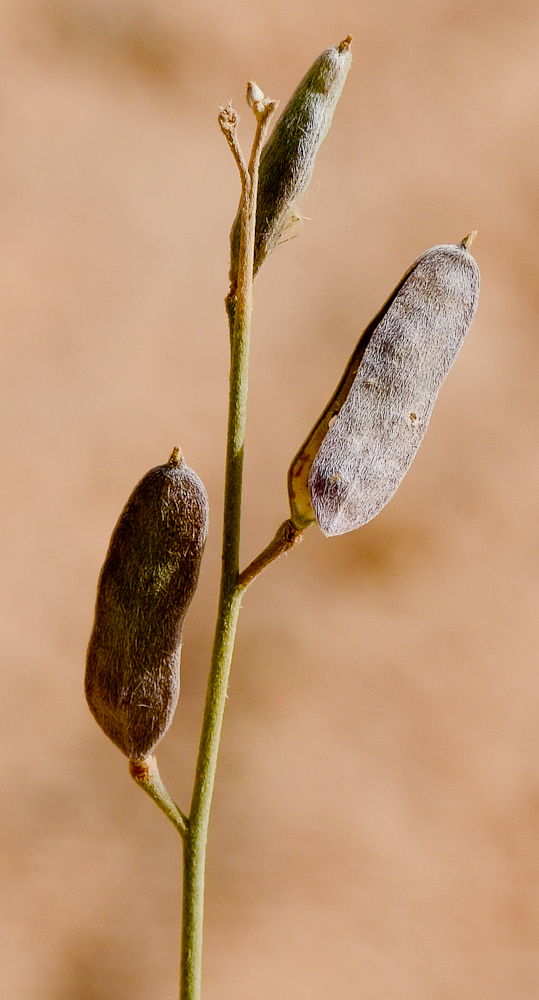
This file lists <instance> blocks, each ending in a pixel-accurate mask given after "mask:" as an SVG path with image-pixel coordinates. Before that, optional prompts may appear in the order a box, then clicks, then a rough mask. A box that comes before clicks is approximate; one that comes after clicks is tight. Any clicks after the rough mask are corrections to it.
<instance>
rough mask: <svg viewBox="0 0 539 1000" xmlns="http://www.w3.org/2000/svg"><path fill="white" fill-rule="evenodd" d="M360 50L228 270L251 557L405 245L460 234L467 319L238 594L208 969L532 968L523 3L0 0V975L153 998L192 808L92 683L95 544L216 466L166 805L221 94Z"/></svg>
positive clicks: (191, 717)
mask: <svg viewBox="0 0 539 1000" xmlns="http://www.w3.org/2000/svg"><path fill="white" fill-rule="evenodd" d="M348 32H351V33H353V34H354V35H355V42H354V53H355V61H354V65H353V68H352V71H351V74H350V77H349V81H348V83H347V86H346V89H345V92H344V95H343V97H342V100H341V103H340V105H339V107H338V110H337V113H336V116H335V121H334V125H333V129H332V132H331V134H330V136H329V138H328V139H327V141H326V143H325V144H324V146H323V147H322V151H321V153H320V155H319V159H318V163H317V167H316V172H315V180H314V182H313V184H312V185H311V189H310V192H309V197H308V199H307V201H306V206H305V209H304V211H305V215H307V216H309V217H310V218H311V221H309V222H306V224H305V229H304V231H303V233H302V235H301V236H300V237H299V238H298V239H296V240H293V241H292V242H290V243H288V244H287V245H286V246H283V247H280V248H279V249H278V250H277V252H276V253H275V254H274V256H273V257H272V259H271V260H270V261H269V262H268V263H267V264H266V265H265V267H264V270H263V271H262V273H261V276H260V278H259V280H258V281H257V287H256V314H255V330H254V343H253V351H252V360H253V369H252V382H251V390H252V392H251V406H250V424H249V435H248V448H247V465H246V505H245V532H244V545H243V551H244V559H248V558H250V557H252V556H253V555H254V554H255V553H256V552H257V551H258V550H259V549H260V548H261V547H262V546H263V545H265V544H266V542H267V541H268V540H269V538H270V537H271V536H272V534H273V532H274V530H275V528H276V526H277V524H278V523H280V521H281V520H283V518H284V517H285V516H286V514H287V504H286V492H285V476H286V470H287V467H288V464H289V461H290V459H291V457H292V455H293V454H294V452H295V450H296V449H297V447H298V445H299V444H300V442H301V440H302V439H303V437H304V436H305V433H306V432H307V430H308V429H309V427H310V426H311V424H312V422H313V420H314V418H315V417H316V416H317V414H318V412H319V411H320V409H321V408H322V406H323V405H324V404H325V403H326V401H327V398H328V397H329V395H330V393H331V392H332V391H333V388H334V386H335V384H336V382H337V380H338V378H339V377H340V375H341V371H342V369H343V366H344V364H345V362H346V360H347V359H348V356H349V354H350V352H351V350H352V347H353V346H354V344H355V341H356V340H357V338H358V335H359V333H360V331H361V329H362V328H363V326H364V325H365V324H366V323H367V322H368V321H369V320H370V318H371V316H372V315H373V314H374V312H375V311H376V310H377V309H378V308H379V306H380V305H381V303H382V301H383V300H384V298H385V297H386V295H387V294H388V293H389V291H390V290H391V289H392V287H393V286H394V284H395V283H396V281H397V280H398V279H399V278H400V276H401V274H402V273H403V271H404V270H405V269H406V267H407V266H408V265H409V264H410V263H411V261H412V260H413V259H414V258H415V257H416V256H417V255H418V254H419V253H420V252H422V251H423V250H425V249H427V248H428V247H429V246H432V245H433V244H436V243H443V242H456V241H458V240H459V239H460V238H462V237H463V236H464V235H465V234H466V233H467V232H468V231H469V230H470V229H472V228H477V229H478V230H479V232H480V235H479V238H478V240H477V242H476V244H475V247H474V253H475V255H476V257H477V260H478V262H479V264H480V267H481V270H482V274H483V291H482V298H481V303H480V308H479V313H478V316H477V319H476V321H475V323H474V325H473V327H472V332H471V334H470V337H469V339H468V342H467V343H466V345H465V347H464V349H463V351H462V353H461V355H460V357H459V360H458V363H457V365H456V366H455V369H454V371H453V372H452V373H451V375H450V377H449V379H448V381H447V383H446V385H445V386H444V389H443V391H442V394H441V398H440V400H439V403H438V405H437V408H436V410H435V413H434V417H433V420H432V423H431V427H430V429H429V432H428V435H427V439H426V441H425V444H424V445H423V447H422V449H421V451H420V454H419V456H418V458H417V460H416V462H415V463H414V466H413V468H412V471H411V472H410V474H409V476H408V477H407V479H406V480H405V482H404V484H403V486H402V487H401V489H400V490H399V492H398V494H397V496H396V497H395V499H394V500H393V501H392V502H391V504H390V505H389V506H388V507H387V508H386V509H385V510H384V511H383V512H382V514H381V515H380V516H379V517H378V518H377V519H376V520H375V521H373V522H371V523H370V524H369V525H368V526H366V527H365V528H364V529H362V530H361V531H358V532H356V533H354V534H350V535H345V536H343V537H341V538H337V539H333V540H324V539H323V538H322V536H321V535H320V533H319V532H318V531H317V530H316V529H315V528H312V529H310V531H309V532H308V533H307V535H306V539H305V541H304V543H303V544H302V545H301V546H300V547H299V549H297V550H296V551H295V552H294V553H293V554H291V555H290V556H288V557H287V558H286V559H282V560H281V562H280V563H278V564H275V565H274V566H273V567H271V569H269V570H268V571H267V572H266V574H265V576H264V577H263V578H262V579H261V580H260V581H258V583H257V585H256V586H255V587H254V588H253V590H252V591H250V592H249V594H248V596H247V597H246V599H245V602H244V603H245V607H244V612H243V615H242V619H241V628H240V634H239V641H238V647H237V657H236V662H235V666H234V671H233V676H232V682H231V688H230V699H229V705H228V714H227V718H226V722H225V728H224V742H223V748H222V757H221V762H220V770H219V775H218V785H217V793H216V799H215V806H214V812H213V822H212V829H211V843H210V851H209V873H208V908H207V931H206V953H205V993H204V1000H255V998H256V1000H269V998H272V1000H274V998H276V997H278V998H280V997H283V998H292V997H293V998H294V1000H336V998H339V1000H485V998H487V997H488V1000H508V998H511V1000H537V997H538V996H539V879H538V873H539V733H538V726H537V717H538V709H539V675H538V670H537V654H538V647H539V617H538V611H537V607H538V601H539V542H538V535H539V517H538V515H539V498H538V487H539V431H538V427H539V393H538V391H537V384H538V369H539V337H538V332H539V331H538V309H539V283H538V273H539V239H538V235H537V231H538V221H539V219H538V216H539V170H538V168H539V144H538V121H539V53H538V50H539V7H538V5H537V3H536V2H535V0H512V2H511V3H510V4H509V3H506V2H501V0H488V2H480V0H479V2H476V3H470V2H465V0H411V2H410V0H381V2H380V3H379V4H377V5H375V4H368V5H367V4H364V5H359V4H357V3H353V2H352V0H337V2H336V3H335V4H333V5H328V4H327V3H322V2H318V0H316V2H307V0H296V2H295V4H294V5H293V7H292V6H291V5H290V4H289V2H288V0H268V2H266V3H264V4H261V3H247V2H245V0H243V2H241V0H235V2H229V3H224V4H222V3H221V4H220V3H217V2H211V3H208V4H201V3H193V2H191V3H190V4H186V3H183V4H182V3H181V2H175V3H172V2H169V0H108V2H107V0H64V2H62V0H41V2H40V0H34V2H30V0H3V3H2V5H1V8H0V55H1V58H0V203H1V224H0V255H1V259H0V282H1V294H0V302H1V306H0V309H1V313H2V315H1V324H0V329H1V339H2V362H1V366H0V372H1V374H0V377H1V379H2V386H1V391H0V401H1V407H2V420H1V435H2V477H1V493H2V500H1V503H2V558H1V573H2V580H1V606H2V609H3V615H2V619H3V629H2V681H1V683H2V697H1V704H2V718H1V726H2V729H1V731H2V742H3V761H4V766H3V768H2V786H3V792H2V810H1V817H2V818H1V821H0V829H1V862H0V863H1V866H2V883H3V887H4V888H3V891H2V900H3V903H2V910H1V924H2V933H1V950H2V956H1V966H0V967H1V973H0V996H1V997H2V1000H3V998H6V1000H7V998H9V1000H172V998H174V997H176V995H177V985H176V982H177V967H178V938H179V907H180V889H179V875H180V845H179V843H178V839H177V835H176V834H175V832H174V830H173V829H172V827H169V825H168V824H167V823H166V821H165V819H164V818H163V817H162V816H161V815H160V814H159V813H158V811H157V810H156V809H155V807H154V806H153V804H152V803H151V802H150V800H149V799H147V798H146V797H145V796H144V795H143V794H142V793H141V792H140V791H139V790H138V789H137V788H136V787H135V785H134V784H133V783H132V782H130V780H129V778H128V775H127V767H126V764H125V762H124V760H123V759H122V757H121V755H120V754H119V752H118V751H117V750H116V749H115V748H114V747H113V746H112V744H109V743H108V741H107V740H106V739H105V737H104V736H103V735H102V734H101V732H100V731H99V729H98V728H97V726H96V725H95V723H94V721H93V720H92V718H91V716H90V714H89V712H88V711H87V709H86V706H85V703H84V700H83V695H82V676H83V664H84V654H85V646H86V643H87V639H88V635H89V631H90V626H91V620H92V613H93V601H94V595H95V585H96V580H97V575H98V571H99V568H100V565H101V563H102V561H103V558H104V554H105V551H106V546H107V543H108V538H109V535H110V532H111V530H112V527H113V525H114V523H115V521H116V518H117V516H118V514H119V512H120V510H121V507H122V506H123V504H124V502H125V500H126V499H127V496H128V494H129V493H130V491H131V489H132V488H133V486H134V485H135V483H136V482H137V481H138V479H139V478H140V477H141V476H142V475H143V474H144V473H145V472H146V471H147V470H148V469H149V468H150V467H151V466H153V465H156V464H159V463H161V462H163V461H165V460H166V458H167V457H168V455H169V453H170V451H171V449H172V446H173V445H174V444H181V446H182V447H183V449H184V451H185V454H186V457H187V460H188V462H189V463H190V464H191V465H192V466H194V468H195V469H196V470H197V472H198V473H199V475H200V476H201V477H202V478H203V480H204V482H205V484H206V486H207V488H208V491H209V494H210V498H211V508H212V531H211V537H210V541H209V545H208V549H207V555H206V558H205V562H204V567H203V572H202V578H201V584H200V589H199V592H198V594H197V598H196V601H195V604H194V605H193V608H192V611H191V613H190V616H189V619H188V626H187V630H186V641H185V647H184V659H183V675H182V684H183V694H182V699H181V705H180V709H179V712H178V715H177V718H176V720H175V723H174V725H173V728H172V730H171V731H170V733H169V734H168V736H167V737H166V739H165V740H164V742H163V744H162V746H161V748H160V751H159V760H160V764H161V771H162V773H163V776H164V778H165V780H166V781H167V784H168V785H169V786H170V788H171V790H172V791H173V792H174V794H175V795H176V797H177V798H178V800H179V801H180V803H181V804H182V805H183V807H184V808H186V809H187V807H188V801H189V789H190V783H191V775H192V772H193V763H194V757H195V753H196V744H197V733H198V728H199V724H200V717H201V705H202V698H203V692H204V686H205V679H206V672H207V662H208V655H209V649H210V644H211V635H212V627H213V615H214V608H215V601H216V589H217V574H218V568H219V544H220V542H219V532H220V520H221V507H220V504H221V492H222V476H223V457H222V453H223V444H224V434H225V431H224V421H225V414H226V392H227V363H228V359H227V333H226V324H225V317H224V311H223V306H222V299H223V297H224V295H225V293H226V290H227V281H226V274H227V241H228V230H229V227H230V223H231V221H232V218H233V216H234V214H235V211H236V206H237V199H238V180H237V177H236V174H235V168H234V164H233V162H232V159H231V157H230V154H229V153H228V151H227V148H226V145H225V143H224V140H223V138H222V137H221V135H220V133H219V131H218V128H217V124H216V109H217V106H218V105H219V104H222V103H224V102H226V101H227V100H228V99H229V98H230V97H233V98H234V100H235V103H236V105H237V106H238V107H239V108H240V110H241V111H242V116H243V119H244V120H243V124H242V133H241V134H242V138H243V139H244V142H245V143H246V144H247V143H248V141H249V138H250V135H251V132H252V126H251V123H250V121H249V115H248V113H247V110H246V111H245V113H243V110H242V101H243V97H242V95H243V90H244V85H245V82H246V80H247V79H248V78H249V77H253V76H254V78H255V79H256V80H257V81H258V83H259V84H260V85H261V86H262V87H263V88H264V89H265V90H266V91H267V92H269V93H270V94H271V95H272V96H274V97H280V98H282V99H283V102H284V101H286V99H287V98H288V96H289V95H290V93H291V92H292V90H293V89H294V87H295V85H296V84H297V82H298V81H299V79H300V78H301V76H302V75H303V73H304V72H305V71H306V69H307V68H308V66H309V64H310V63H311V62H312V60H313V59H314V58H315V57H316V55H317V54H318V53H319V52H320V51H321V49H323V48H325V47H326V46H327V45H328V44H332V43H335V42H338V41H340V39H342V38H343V37H344V36H345V35H346V34H347V33H348Z"/></svg>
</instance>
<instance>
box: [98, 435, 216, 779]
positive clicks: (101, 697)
mask: <svg viewBox="0 0 539 1000" xmlns="http://www.w3.org/2000/svg"><path fill="white" fill-rule="evenodd" d="M207 533H208V497H207V494H206V490H205V489H204V485H203V483H202V482H201V481H200V479H199V478H198V476H197V475H196V473H195V472H193V470H192V469H190V468H189V466H188V465H186V463H185V461H184V460H183V458H182V457H178V449H177V448H175V449H174V451H173V453H172V455H171V457H170V459H169V461H168V462H167V464H166V465H158V466H157V467H156V468H155V469H151V470H150V471H149V472H148V473H147V474H146V475H145V476H144V478H143V479H141V481H140V483H139V484H138V486H136V487H135V489H134V490H133V493H132V494H131V496H130V497H129V500H128V501H127V503H126V505H125V507H124V509H123V511H122V513H121V515H120V519H119V521H118V523H117V525H116V527H115V529H114V531H113V533H112V538H111V540H110V545H109V550H108V552H107V557H106V559H105V563H104V565H103V569H102V570H101V575H100V577H99V583H98V587H97V602H96V609H95V621H94V627H93V631H92V635H91V637H90V644H89V646H88V656H87V663H86V680H85V689H86V698H87V700H88V705H89V706H90V711H91V712H92V714H93V715H94V717H95V719H96V720H97V722H98V723H99V725H100V726H101V728H102V729H103V731H104V732H105V733H106V735H107V736H108V737H109V739H111V740H112V742H113V743H115V744H116V746H117V747H119V748H120V750H121V751H122V753H124V754H125V755H126V757H128V758H129V759H130V760H132V761H138V762H140V761H143V760H145V759H146V758H147V757H148V756H149V755H150V754H151V753H152V751H153V749H154V747H155V746H156V745H157V743H158V742H159V740H160V739H161V738H162V736H164V734H165V732H166V730H167V729H168V727H169V726H170V723H171V722H172V717H173V715H174V710H175V708H176V703H177V701H178V695H179V692H180V653H181V642H182V630H183V623H184V619H185V615H186V613H187V609H188V607H189V605H190V603H191V600H192V597H193V595H194V593H195V590H196V587H197V582H198V574H199V570H200V562H201V559H202V554H203V551H204V544H205V542H206V535H207Z"/></svg>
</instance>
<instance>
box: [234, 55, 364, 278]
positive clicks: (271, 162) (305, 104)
mask: <svg viewBox="0 0 539 1000" xmlns="http://www.w3.org/2000/svg"><path fill="white" fill-rule="evenodd" d="M351 42H352V37H351V35H348V37H347V38H345V39H344V41H343V42H341V43H340V45H334V46H332V47H331V48H329V49H326V50H325V51H324V52H322V54H321V55H320V56H318V59H317V60H316V62H315V63H313V65H312V66H311V68H310V70H309V72H308V73H307V75H306V76H304V78H303V80H302V81H301V83H300V84H299V86H298V88H297V90H296V91H295V92H294V94H293V95H292V97H291V98H290V100H289V102H288V104H287V105H286V108H285V109H284V111H283V113H282V115H281V117H280V118H279V120H278V122H277V124H276V125H275V128H274V129H273V132H272V134H271V136H270V137H269V139H268V141H267V143H266V145H265V146H264V149H263V150H262V155H261V158H260V170H259V177H258V195H257V209H256V235H255V257H254V274H256V273H257V271H258V270H259V268H260V267H261V266H262V264H263V263H264V260H265V259H266V257H267V256H268V254H270V253H271V252H272V250H274V249H275V247H276V246H277V243H278V242H279V237H280V236H281V233H282V232H283V230H284V229H285V228H286V227H287V226H288V225H289V223H290V221H291V219H293V218H294V216H295V205H296V202H297V201H298V199H299V198H300V197H301V195H302V194H303V192H304V191H305V190H306V188H307V186H308V184H309V181H310V180H311V177H312V173H313V169H314V161H315V158H316V154H317V152H318V149H319V147H320V145H321V143H322V142H323V140H324V139H325V137H326V135H327V133H328V131H329V127H330V125H331V120H332V118H333V112H334V111H335V107H336V105H337V101H338V100H339V97H340V96H341V92H342V89H343V87H344V82H345V80H346V76H347V74H348V70H349V69H350V66H351V64H352V53H351V52H350V44H351ZM296 217H297V216H296ZM240 229H241V203H240V208H239V209H238V214H237V216H236V218H235V220H234V224H233V226H232V231H231V233H230V281H231V282H232V285H233V286H234V285H235V283H236V280H237V276H238V255H239V247H240Z"/></svg>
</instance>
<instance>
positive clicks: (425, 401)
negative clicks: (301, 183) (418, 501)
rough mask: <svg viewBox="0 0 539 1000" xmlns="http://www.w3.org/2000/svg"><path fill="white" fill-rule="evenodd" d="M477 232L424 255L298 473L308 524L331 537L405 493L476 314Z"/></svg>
mask: <svg viewBox="0 0 539 1000" xmlns="http://www.w3.org/2000/svg"><path fill="white" fill-rule="evenodd" d="M475 235H476V234H475V232H473V233H470V234H469V236H467V237H465V239H464V240H463V241H462V243H459V244H454V245H453V244H451V245H443V246H436V247H432V248H431V249H430V250H427V251H426V252H425V253H424V254H422V255H421V256H420V257H418V259H417V260H416V261H415V262H414V263H413V264H412V266H411V267H410V268H409V269H408V271H407V272H406V274H405V275H404V277H403V278H402V279H401V281H400V282H399V284H398V285H397V287H396V288H395V290H394V291H393V292H392V294H391V296H390V297H389V299H388V300H387V302H386V303H385V305H384V306H383V307H382V309H381V310H380V312H379V313H378V314H377V316H375V318H374V319H373V320H372V322H371V323H370V325H369V326H368V327H367V329H366V330H365V331H364V333H363V335H362V337H361V339H360V341H359V343H358V345H357V347H356V349H355V351H354V353H353V355H352V357H351V359H350V361H349V363H348V366H347V368H346V370H345V373H344V375H343V377H342V379H341V381H340V383H339V385H338V387H337V390H336V392H335V394H334V395H333V397H332V398H331V400H330V402H329V403H328V405H327V407H326V409H325V410H324V412H323V414H322V416H321V417H320V419H319V420H318V421H317V423H316V424H315V426H314V428H313V430H312V431H311V433H310V434H309V437H308V438H307V440H306V441H305V443H304V444H303V445H302V447H301V448H300V450H299V452H298V454H297V455H296V456H295V458H294V460H293V462H292V465H291V467H290V470H289V474H288V492H289V499H290V509H291V513H292V521H293V523H294V524H296V525H297V526H298V527H307V525H309V524H314V523H316V522H317V523H318V525H319V527H320V528H321V530H322V531H323V533H324V534H325V535H326V536H331V535H341V534H344V533H345V532H347V531H353V530H354V529H355V528H359V527H360V526H361V525H363V524H366V523H367V521H370V520H371V519H372V518H373V517H375V516H376V515H377V514H378V513H379V512H380V510H381V509H382V507H384V506H385V504H386V503H387V502H388V501H389V500H390V499H391V497H392V496H393V494H394V493H395V491H396V490H397V487H398V486H399V484H400V483H401V481H402V479H403V478H404V476H405V474H406V472H407V471H408V469H409V468H410V465H411V463H412V460H413V458H414V456H415V454H416V452H417V450H418V448H419V445H420V444H421V441H422V440H423V437H424V435H425V432H426V430H427V426H428V423H429V420H430V416H431V413H432V410H433V407H434V404H435V402H436V398H437V396H438V392H439V390H440V387H441V385H442V383H443V381H444V379H445V377H446V375H447V374H448V372H449V370H450V369H451V367H452V365H453V363H454V361H455V359H456V357H457V355H458V352H459V350H460V348H461V346H462V343H463V341H464V338H465V336H466V334H467V333H468V330H469V328H470V325H471V323H472V320H473V318H474V315H475V311H476V308H477V301H478V296H479V285H480V274H479V268H478V266H477V263H476V261H475V260H474V258H473V257H472V256H471V254H470V253H469V247H470V246H471V243H472V242H473V239H474V237H475Z"/></svg>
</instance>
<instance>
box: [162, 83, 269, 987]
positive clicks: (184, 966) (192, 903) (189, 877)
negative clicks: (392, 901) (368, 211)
mask: <svg viewBox="0 0 539 1000" xmlns="http://www.w3.org/2000/svg"><path fill="white" fill-rule="evenodd" d="M249 103H250V102H249ZM255 103H257V104H258V103H259V102H255ZM274 108H275V102H267V103H266V104H265V106H264V107H263V108H262V109H257V108H255V107H254V106H253V111H254V112H255V115H256V117H257V129H256V135H255V141H254V144H253V150H252V153H251V158H250V161H249V167H248V168H247V170H246V169H245V161H244V158H243V154H242V153H241V149H240V147H239V144H238V140H237V137H236V125H237V120H238V119H237V114H236V112H235V111H234V109H233V108H232V107H231V106H230V105H229V107H228V108H224V109H221V112H220V115H219V125H220V126H221V129H222V130H223V132H224V134H225V136H226V139H227V142H228V144H229V146H230V148H231V150H232V153H233V155H234V158H235V160H236V163H237V165H238V169H239V171H240V177H241V181H242V227H241V239H240V262H239V272H238V282H237V297H236V301H235V303H233V304H231V307H230V308H229V307H228V304H227V312H228V315H229V322H230V324H231V327H232V330H231V333H232V339H231V343H232V353H231V364H230V396H229V410H228V434H227V454H226V472H225V502H224V514H223V549H222V560H223V561H222V572H221V588H220V594H219V609H218V612H217V622H216V626H215V638H214V644H213V651H212V662H211V668H210V676H209V679H208V689H207V693H206V703H205V707H204V719H203V723H202V733H201V737H200V746H199V752H198V759H197V766H196V774H195V782H194V786H193V797H192V802H191V812H190V816H189V826H188V830H187V834H186V836H185V840H184V869H183V870H184V877H183V915H182V955H181V973H180V997H181V1000H199V998H200V990H201V967H202V932H203V922H204V881H205V866H206V844H207V838H208V824H209V819H210V809H211V802H212V796H213V786H214V782H215V772H216V769H217V757H218V753H219V742H220V738H221V729H222V725H223V715H224V710H225V704H226V697H227V689H228V677H229V673H230V666H231V662H232V654H233V651H234V641H235V637H236V626H237V622H238V616H239V612H240V607H241V596H242V593H243V588H241V587H240V586H239V585H238V576H239V551H240V523H241V494H242V479H243V452H244V442H245V423H246V417H247V387H248V375H249V338H250V331H251V312H252V284H253V259H254V243H255V225H256V196H257V186H258V165H259V162H260V152H261V148H262V143H263V141H264V137H265V134H266V130H267V127H268V124H269V119H270V117H271V114H272V113H273V110H274Z"/></svg>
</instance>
